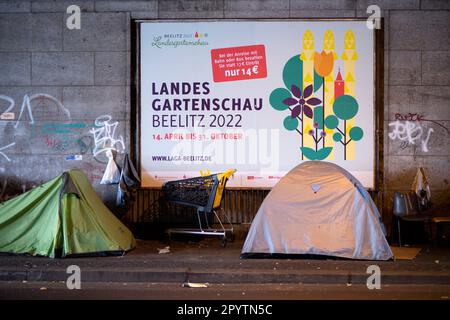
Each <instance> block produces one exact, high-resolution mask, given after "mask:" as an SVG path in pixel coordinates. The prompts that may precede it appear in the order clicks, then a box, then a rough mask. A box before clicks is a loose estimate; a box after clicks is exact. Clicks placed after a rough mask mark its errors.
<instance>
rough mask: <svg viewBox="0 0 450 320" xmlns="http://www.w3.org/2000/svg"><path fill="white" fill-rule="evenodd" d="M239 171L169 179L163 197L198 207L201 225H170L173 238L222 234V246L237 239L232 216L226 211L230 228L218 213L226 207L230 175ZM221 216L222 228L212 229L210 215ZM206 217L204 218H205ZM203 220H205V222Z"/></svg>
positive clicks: (169, 200)
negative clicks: (187, 235) (226, 188)
mask: <svg viewBox="0 0 450 320" xmlns="http://www.w3.org/2000/svg"><path fill="white" fill-rule="evenodd" d="M234 172H236V170H228V171H225V172H222V173H217V174H212V175H208V176H201V177H195V178H189V179H183V180H177V181H169V182H166V183H165V184H164V185H163V187H162V191H163V200H164V201H165V202H166V203H175V204H179V205H182V206H188V207H194V208H196V213H197V219H198V224H199V228H198V229H193V228H170V229H167V230H166V233H167V234H168V235H169V239H170V238H171V236H172V234H177V233H178V234H196V235H204V236H218V237H220V239H221V245H222V246H225V245H226V243H227V241H228V240H229V241H233V240H234V231H233V225H232V224H231V221H230V219H229V217H228V216H227V215H226V214H224V216H225V218H226V220H227V222H228V224H229V226H230V228H228V229H227V228H225V227H224V225H223V223H222V221H221V220H220V217H219V215H218V214H217V212H218V211H219V210H222V208H221V203H222V199H223V196H224V194H225V185H226V183H227V181H228V179H229V178H230V176H231V175H232V174H233V173H234ZM210 216H213V217H215V218H216V219H217V222H218V223H219V225H220V228H216V229H215V228H212V227H211V226H210V222H209V218H208V217H210ZM202 217H203V219H202ZM202 220H204V222H203V223H202Z"/></svg>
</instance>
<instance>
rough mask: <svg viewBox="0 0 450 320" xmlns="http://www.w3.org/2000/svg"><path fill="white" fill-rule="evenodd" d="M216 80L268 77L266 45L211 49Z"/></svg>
mask: <svg viewBox="0 0 450 320" xmlns="http://www.w3.org/2000/svg"><path fill="white" fill-rule="evenodd" d="M211 63H212V70H213V79H214V82H225V81H238V80H249V79H260V78H266V77H267V66H266V49H265V48H264V45H262V44H261V45H253V46H243V47H230V48H221V49H213V50H211Z"/></svg>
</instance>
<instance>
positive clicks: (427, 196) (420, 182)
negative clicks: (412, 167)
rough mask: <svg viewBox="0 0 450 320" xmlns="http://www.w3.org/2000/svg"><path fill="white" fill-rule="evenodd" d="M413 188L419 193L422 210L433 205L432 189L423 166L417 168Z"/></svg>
mask: <svg viewBox="0 0 450 320" xmlns="http://www.w3.org/2000/svg"><path fill="white" fill-rule="evenodd" d="M411 189H412V190H413V191H414V192H415V193H416V194H417V198H418V199H419V205H420V209H421V210H426V209H428V208H429V207H430V206H431V191H430V185H429V183H428V179H427V177H426V176H425V171H424V170H423V168H422V167H419V169H418V170H417V174H416V177H415V178H414V182H413V184H412V186H411Z"/></svg>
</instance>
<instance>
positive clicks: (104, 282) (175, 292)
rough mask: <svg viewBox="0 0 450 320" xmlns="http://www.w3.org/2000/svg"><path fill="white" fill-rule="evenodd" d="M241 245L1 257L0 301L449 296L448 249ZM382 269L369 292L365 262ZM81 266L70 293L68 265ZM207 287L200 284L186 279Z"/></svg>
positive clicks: (210, 242)
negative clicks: (409, 253)
mask: <svg viewBox="0 0 450 320" xmlns="http://www.w3.org/2000/svg"><path fill="white" fill-rule="evenodd" d="M166 246H169V247H170V248H169V252H168V253H164V254H159V249H163V248H165V247H166ZM241 247H242V242H239V241H237V242H234V243H229V244H228V245H227V247H225V248H222V247H221V246H220V243H219V241H218V239H216V238H207V239H204V240H202V241H189V242H187V241H172V242H170V243H165V242H164V243H163V242H158V241H138V247H137V248H136V249H135V250H133V251H131V252H129V253H128V254H126V255H124V256H119V257H118V256H115V257H83V258H81V257H80V258H66V259H49V258H42V257H29V256H28V257H27V256H10V255H3V256H0V299H151V300H158V299H160V300H229V299H232V300H304V299H306V300H316V299H320V300H323V299H325V300H326V299H333V300H336V299H338V300H342V299H343V300H348V299H352V300H354V299H363V300H377V299H383V300H384V299H396V300H397V299H401V300H409V299H414V300H416V299H432V300H448V299H449V296H450V248H449V247H445V246H441V247H423V248H422V250H421V251H420V253H419V254H418V255H417V257H416V258H415V259H413V260H395V261H376V262H374V261H355V260H340V259H292V258H288V259H240V249H241ZM374 264H375V265H377V266H379V267H380V270H381V289H379V290H377V289H374V290H369V289H368V288H367V285H366V281H367V278H368V277H369V274H367V267H368V266H370V265H374ZM70 265H77V266H79V267H80V270H81V290H69V289H67V286H66V280H67V278H68V277H69V276H70V274H68V273H67V267H68V266H70ZM188 282H189V283H199V284H206V287H202V288H190V287H185V286H183V284H186V283H188Z"/></svg>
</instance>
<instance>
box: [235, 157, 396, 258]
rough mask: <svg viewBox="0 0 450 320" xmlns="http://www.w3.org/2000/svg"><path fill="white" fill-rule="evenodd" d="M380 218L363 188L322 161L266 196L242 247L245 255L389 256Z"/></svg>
mask: <svg viewBox="0 0 450 320" xmlns="http://www.w3.org/2000/svg"><path fill="white" fill-rule="evenodd" d="M383 230H384V229H383V225H382V223H381V218H380V214H379V212H378V210H377V208H376V206H375V204H374V203H373V201H372V199H371V197H370V195H369V193H368V192H367V191H366V190H365V189H364V188H363V186H362V185H361V183H360V182H359V181H358V180H357V179H356V178H355V177H353V176H352V175H351V174H350V173H349V172H347V171H346V170H344V169H343V168H341V167H339V166H337V165H335V164H333V163H329V162H324V161H308V162H304V163H302V164H300V165H298V166H297V167H295V168H294V169H292V170H291V171H290V172H289V173H288V174H287V175H286V176H284V177H283V178H282V179H281V180H280V181H279V182H278V183H277V184H276V185H275V186H274V187H273V189H272V190H271V191H270V193H269V194H268V195H267V197H266V198H265V199H264V201H263V203H262V204H261V207H260V208H259V210H258V212H257V214H256V216H255V218H254V220H253V222H252V225H251V227H250V230H249V233H248V235H247V238H246V240H245V243H244V246H243V248H242V257H247V256H249V254H254V253H265V254H308V255H309V254H313V255H323V256H335V257H340V258H350V259H367V260H388V259H390V258H392V257H393V254H392V251H391V249H390V247H389V244H388V243H387V241H386V238H385V235H384V232H383Z"/></svg>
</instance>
